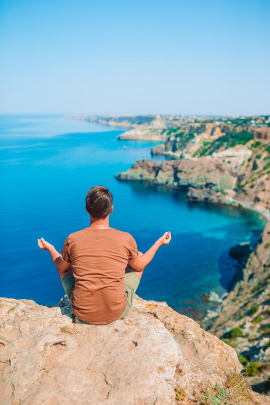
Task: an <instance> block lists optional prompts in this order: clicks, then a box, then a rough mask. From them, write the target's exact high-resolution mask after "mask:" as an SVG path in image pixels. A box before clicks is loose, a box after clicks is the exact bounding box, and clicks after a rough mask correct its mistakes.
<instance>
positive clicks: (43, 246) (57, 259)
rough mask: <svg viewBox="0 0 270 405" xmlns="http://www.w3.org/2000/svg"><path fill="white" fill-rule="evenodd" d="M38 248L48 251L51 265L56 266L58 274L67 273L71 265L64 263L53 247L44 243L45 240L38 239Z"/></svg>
mask: <svg viewBox="0 0 270 405" xmlns="http://www.w3.org/2000/svg"><path fill="white" fill-rule="evenodd" d="M38 246H39V247H40V249H42V250H48V252H49V253H50V255H51V258H52V261H53V263H54V264H55V265H56V267H57V268H58V270H59V271H60V272H65V271H67V269H69V267H70V266H71V263H67V262H65V260H64V259H63V258H62V255H61V254H60V253H59V252H57V250H56V249H55V247H54V246H53V245H51V244H50V243H49V242H46V240H44V239H43V238H41V239H38Z"/></svg>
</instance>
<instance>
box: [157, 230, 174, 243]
mask: <svg viewBox="0 0 270 405" xmlns="http://www.w3.org/2000/svg"><path fill="white" fill-rule="evenodd" d="M171 239H172V236H171V232H165V233H164V235H162V236H161V238H159V239H158V241H159V243H160V245H161V246H162V245H168V244H169V243H170V241H171Z"/></svg>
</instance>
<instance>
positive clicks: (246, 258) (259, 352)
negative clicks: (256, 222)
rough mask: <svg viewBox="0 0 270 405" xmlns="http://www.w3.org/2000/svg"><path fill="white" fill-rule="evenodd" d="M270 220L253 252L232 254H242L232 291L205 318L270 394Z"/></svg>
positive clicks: (204, 323)
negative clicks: (251, 368)
mask: <svg viewBox="0 0 270 405" xmlns="http://www.w3.org/2000/svg"><path fill="white" fill-rule="evenodd" d="M242 248H243V246H242ZM269 252H270V221H269V222H268V223H267V224H266V226H265V228H264V230H263V232H262V234H261V237H260V239H259V241H258V243H257V245H256V247H255V249H254V250H253V251H252V252H250V251H248V250H247V249H246V252H243V250H242V253H243V254H241V251H240V250H239V247H238V249H236V250H233V251H232V254H233V255H235V254H236V255H235V257H237V256H238V258H239V269H238V272H237V273H236V276H235V279H234V280H233V283H232V285H231V291H230V292H229V294H228V296H227V297H226V298H225V299H224V300H223V301H222V302H221V304H220V306H219V307H218V308H217V311H216V313H215V312H210V313H209V315H208V316H207V317H206V318H205V320H204V321H203V322H202V325H203V327H205V328H206V329H207V330H209V331H211V332H212V333H214V334H215V335H217V336H219V337H223V338H224V339H225V341H226V342H227V343H228V344H231V345H232V346H233V347H234V348H235V350H236V351H237V353H238V355H240V357H239V358H240V359H241V361H242V362H243V364H247V363H252V364H254V365H256V366H254V373H253V378H250V379H251V380H252V381H251V383H253V384H259V383H261V385H262V390H263V389H264V392H267V393H268V394H270V384H269V383H266V382H265V381H266V380H268V379H269V374H270V323H269V315H270V279H269V276H270V255H269Z"/></svg>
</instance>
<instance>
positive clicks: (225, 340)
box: [221, 339, 238, 349]
mask: <svg viewBox="0 0 270 405" xmlns="http://www.w3.org/2000/svg"><path fill="white" fill-rule="evenodd" d="M221 340H222V342H224V343H226V345H228V346H231V347H232V348H233V349H235V348H236V347H237V346H238V344H237V343H236V342H231V341H230V340H229V339H221Z"/></svg>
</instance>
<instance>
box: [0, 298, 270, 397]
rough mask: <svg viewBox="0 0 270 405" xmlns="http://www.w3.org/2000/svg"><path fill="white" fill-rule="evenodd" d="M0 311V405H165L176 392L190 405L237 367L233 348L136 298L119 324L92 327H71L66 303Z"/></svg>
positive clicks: (13, 304) (19, 303) (25, 304)
mask: <svg viewBox="0 0 270 405" xmlns="http://www.w3.org/2000/svg"><path fill="white" fill-rule="evenodd" d="M0 305H1V306H0V310H1V329H0V335H1V338H0V345H1V348H0V354H1V357H0V365H1V368H0V370H1V384H0V392H1V402H0V403H1V405H7V404H12V405H15V404H25V405H28V404H29V405H33V404H35V405H38V404H48V405H57V404H59V405H60V404H61V405H62V404H65V405H71V404H72V405H74V404H80V405H81V404H93V405H95V404H108V405H118V404H119V405H123V404H125V405H126V404H127V405H128V404H132V405H144V404H145V405H152V404H153V405H154V404H155V405H167V404H176V403H179V402H177V401H176V396H175V389H179V388H181V390H184V392H185V393H186V395H187V397H186V398H187V399H186V402H183V403H186V404H193V403H195V402H194V400H195V398H197V397H198V396H199V395H200V392H201V390H202V389H203V388H205V387H207V386H212V385H215V384H217V383H220V384H222V383H223V382H224V381H225V379H226V377H227V375H228V374H230V373H232V372H239V371H240V370H241V369H242V366H241V364H240V363H239V362H238V359H237V355H236V353H235V351H234V349H232V348H231V347H230V346H228V345H226V344H225V343H223V342H222V341H221V340H219V339H218V338H217V337H215V336H213V335H211V334H210V333H208V332H205V331H204V330H203V329H201V328H200V326H199V325H198V324H197V323H196V322H195V321H193V320H192V319H190V318H188V317H186V316H183V315H180V314H178V313H177V312H175V311H173V310H172V309H171V308H170V307H168V306H167V304H166V303H158V302H154V301H145V300H142V299H140V298H139V297H138V296H136V297H135V299H134V306H133V307H132V309H131V311H130V313H129V314H128V316H126V318H125V319H124V320H118V321H115V322H113V323H111V324H109V325H97V326H96V325H83V324H74V323H73V319H72V314H71V309H70V306H69V304H68V302H66V301H65V300H64V301H62V303H61V304H60V305H61V306H58V307H53V308H48V307H45V306H40V305H38V304H36V303H35V302H34V301H28V300H14V299H5V298H2V299H1V301H0ZM260 398H263V397H260ZM265 398H266V397H265ZM265 400H266V401H268V399H267V398H266V399H265ZM250 403H253V402H250ZM261 403H265V404H266V403H268V402H261ZM269 403H270V402H269Z"/></svg>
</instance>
